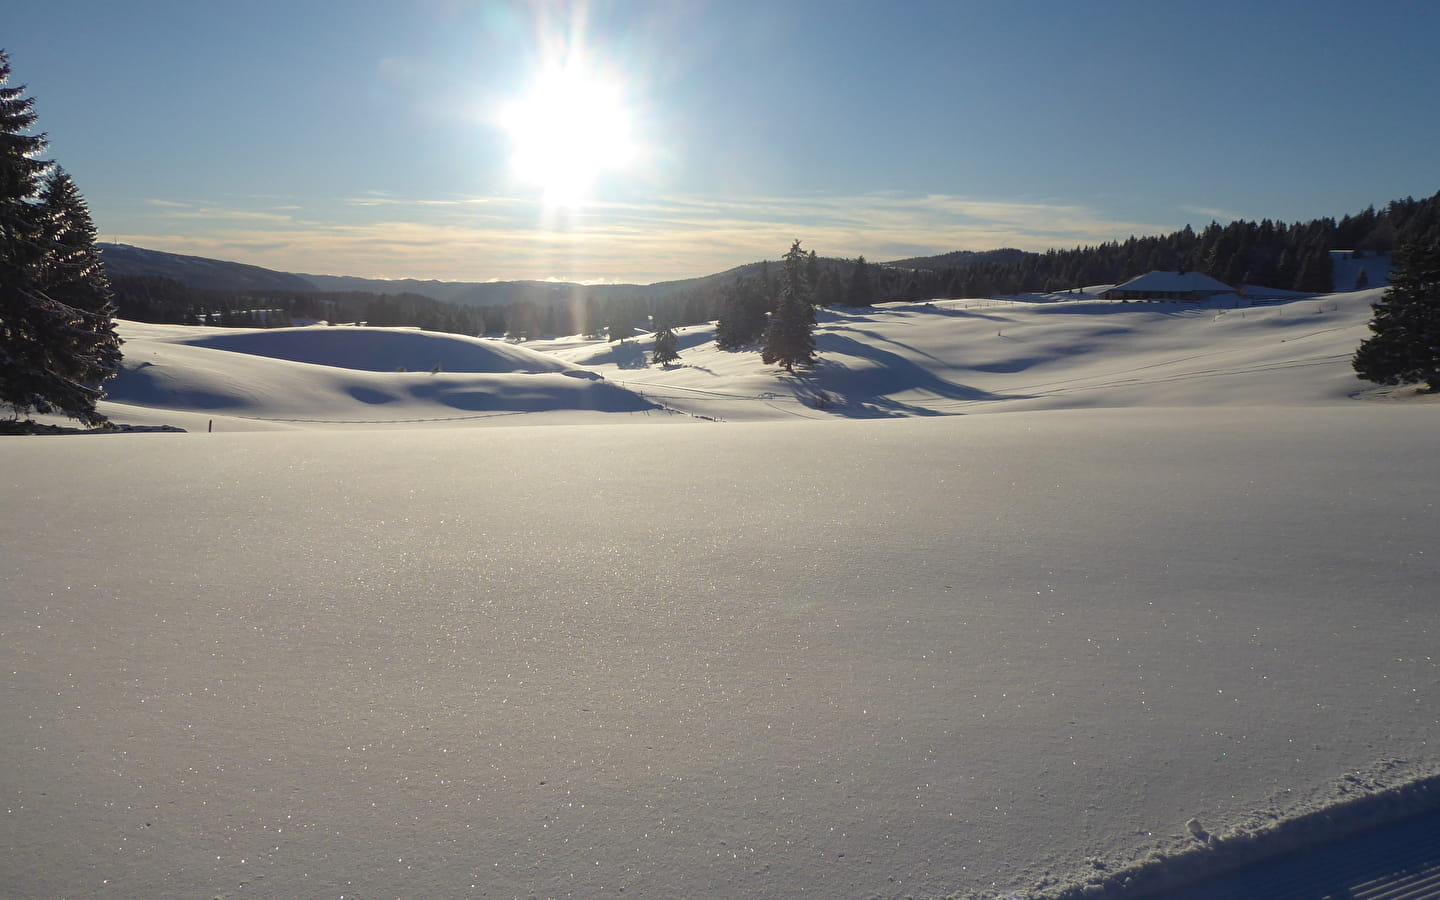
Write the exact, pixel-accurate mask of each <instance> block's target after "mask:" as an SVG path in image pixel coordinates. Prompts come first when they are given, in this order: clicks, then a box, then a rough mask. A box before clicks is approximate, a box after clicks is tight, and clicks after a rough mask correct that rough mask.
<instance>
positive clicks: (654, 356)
mask: <svg viewBox="0 0 1440 900" xmlns="http://www.w3.org/2000/svg"><path fill="white" fill-rule="evenodd" d="M679 347H680V342H679V339H678V338H676V337H675V329H673V328H671V327H670V326H669V325H666V326H664V327H663V328H661V329H660V330H659V331H656V332H655V348H654V349H653V350H651V351H650V361H651V362H653V363H654V364H655V365H657V366H668V365H669V364H670V363H672V362H674V361H675V360H677V359H679V358H680V349H679Z"/></svg>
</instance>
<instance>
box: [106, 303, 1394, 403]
mask: <svg viewBox="0 0 1440 900" xmlns="http://www.w3.org/2000/svg"><path fill="white" fill-rule="evenodd" d="M1379 295H1380V289H1378V288H1377V289H1375V290H1370V291H1360V292H1351V293H1342V294H1334V295H1327V296H1322V297H1316V298H1304V299H1300V300H1292V301H1289V302H1285V303H1275V304H1263V305H1252V304H1249V303H1248V302H1246V301H1237V300H1235V299H1233V298H1230V299H1225V300H1221V301H1217V302H1216V303H1214V304H1204V305H1196V304H1182V303H1109V302H1102V301H1098V300H1095V299H1094V298H1093V297H1087V298H1079V299H1073V300H1072V299H1063V298H1066V297H1069V296H1071V295H1064V294H1061V295H1053V296H1051V297H1048V298H1045V299H1044V300H1043V301H1041V302H1027V301H997V300H949V301H936V302H934V303H923V304H921V303H917V304H888V305H885V306H882V307H878V308H875V309H867V310H838V311H827V312H824V313H822V316H821V324H820V328H819V330H818V331H817V335H816V340H817V346H818V348H819V351H820V361H819V364H818V365H817V366H816V367H815V368H814V369H813V370H811V371H807V372H802V373H798V374H795V375H790V374H786V373H783V372H780V371H778V370H777V369H776V368H775V367H773V366H765V365H763V364H761V362H760V359H759V355H758V354H757V353H755V352H753V351H750V352H724V351H720V350H717V349H715V345H714V328H713V326H693V327H688V328H684V329H681V331H680V334H679V343H680V353H681V360H680V363H679V364H678V365H675V366H671V367H663V368H662V367H658V366H654V365H650V364H649V362H648V359H649V352H650V349H651V345H652V340H651V339H650V338H649V337H648V336H642V337H639V338H635V339H630V340H626V341H624V342H617V343H607V342H604V341H584V340H580V339H576V338H572V339H562V340H551V341H533V342H530V343H529V344H523V345H516V344H511V343H507V342H503V341H496V340H481V339H477V338H465V337H461V336H458V335H442V334H433V333H428V332H419V331H415V330H412V329H381V328H347V327H335V328H327V327H314V328H295V329H278V330H274V331H264V330H237V329H218V328H182V327H178V326H164V325H140V324H137V323H124V324H123V326H122V328H121V333H122V335H123V336H124V337H125V339H126V341H127V345H126V348H125V353H126V362H125V371H124V372H123V373H122V375H121V377H120V378H118V379H116V380H115V381H113V382H110V383H109V384H108V391H109V394H110V398H111V404H110V405H107V406H106V407H104V408H105V410H106V411H107V412H108V413H110V414H111V415H112V416H113V417H114V418H116V419H117V420H119V421H126V422H136V423H141V424H161V423H167V422H168V423H171V424H177V425H182V426H185V427H188V428H191V429H192V430H193V429H194V428H195V427H197V425H198V426H201V427H210V424H211V423H212V422H214V423H215V427H216V428H217V429H219V430H263V429H266V428H279V427H326V426H328V425H332V424H337V423H343V424H348V425H352V426H353V425H367V424H369V425H385V424H389V423H396V422H407V423H416V422H420V421H429V422H438V423H444V424H454V423H466V424H470V425H494V424H506V425H509V424H517V423H519V422H522V421H523V422H526V423H532V422H537V421H544V422H570V421H591V420H597V416H598V417H599V418H598V420H601V421H609V422H617V421H636V422H643V421H647V420H648V421H652V422H653V421H655V420H656V418H655V415H647V414H646V413H647V411H653V409H654V407H655V406H656V405H657V404H658V405H660V406H663V407H664V408H666V409H668V410H669V411H670V412H671V413H683V414H684V415H671V416H668V417H665V418H667V419H668V420H670V421H676V422H681V421H690V422H694V421H699V420H702V419H719V420H723V421H732V422H733V421H763V420H778V419H790V418H796V417H800V418H812V419H834V418H886V417H895V416H916V415H918V416H934V415H954V414H975V413H980V412H1014V411H1019V410H1038V409H1059V408H1077V407H1078V408H1093V407H1120V406H1157V405H1159V406H1164V405H1203V406H1225V405H1239V406H1254V405H1263V404H1272V403H1282V404H1294V403H1304V404H1328V403H1348V402H1351V400H1350V398H1351V395H1354V394H1356V393H1357V392H1361V391H1364V390H1365V389H1366V385H1364V384H1363V383H1362V382H1360V381H1358V380H1357V379H1356V378H1355V375H1354V373H1353V372H1352V371H1351V369H1350V365H1349V360H1350V356H1351V355H1352V354H1353V353H1354V350H1355V347H1356V346H1357V345H1358V344H1359V342H1360V341H1361V339H1362V338H1364V337H1365V336H1366V334H1367V331H1366V328H1365V323H1366V322H1367V321H1368V320H1369V317H1370V306H1371V304H1373V303H1374V302H1375V301H1376V300H1377V299H1378V297H1379ZM221 351H225V352H221ZM397 370H404V371H397ZM436 370H438V371H436ZM602 378H603V381H602V380H601V379H602ZM587 379H588V380H587ZM613 413H622V414H623V415H619V416H616V415H613ZM656 415H658V413H657V414H656Z"/></svg>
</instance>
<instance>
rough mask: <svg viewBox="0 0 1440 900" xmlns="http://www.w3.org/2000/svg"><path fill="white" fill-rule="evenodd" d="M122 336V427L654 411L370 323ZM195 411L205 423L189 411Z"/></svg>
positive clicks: (114, 383)
mask: <svg viewBox="0 0 1440 900" xmlns="http://www.w3.org/2000/svg"><path fill="white" fill-rule="evenodd" d="M119 330H120V334H121V335H122V337H124V339H125V358H124V361H123V364H122V369H121V371H120V373H119V374H118V375H117V376H116V377H115V378H114V379H113V380H111V381H108V382H106V384H105V391H106V396H107V399H106V401H105V404H104V407H103V408H104V409H106V410H107V414H108V415H110V416H111V417H112V418H113V419H115V420H116V421H122V422H129V423H153V424H176V425H180V426H182V427H185V428H188V429H190V430H209V429H210V428H211V427H213V424H214V420H215V419H216V418H217V417H218V418H219V419H220V427H221V429H222V430H227V431H233V430H237V429H245V430H255V429H256V428H265V427H267V426H264V425H256V424H252V423H272V424H274V423H289V424H292V425H386V424H401V423H404V424H443V423H456V422H458V423H462V424H486V423H487V422H491V420H494V421H493V422H492V423H495V424H498V423H499V421H501V420H502V419H505V420H509V419H513V418H514V417H516V416H522V417H523V419H524V421H527V422H530V421H533V420H534V419H535V418H536V416H537V414H545V417H546V418H547V419H554V418H556V417H557V416H558V417H563V416H566V415H570V416H579V417H581V418H593V417H594V416H595V415H596V414H611V413H645V412H648V411H651V410H653V409H655V403H654V402H652V401H649V400H646V399H644V398H642V397H641V396H639V395H638V394H636V393H635V392H633V391H629V390H626V389H625V388H623V387H619V386H617V385H613V384H608V383H606V382H605V380H604V379H603V378H601V377H600V376H599V375H597V374H596V373H593V372H589V371H586V370H583V369H579V368H577V367H575V366H573V365H570V364H568V363H564V362H561V361H560V360H558V359H555V358H553V357H546V356H544V355H542V354H539V353H534V352H532V351H528V350H524V349H522V348H517V347H514V346H511V345H508V344H504V343H501V342H498V341H481V340H476V339H469V338H461V337H457V336H455V335H433V334H428V333H424V332H415V331H408V330H405V329H374V328H353V329H352V328H318V329H309V328H299V329H280V330H277V331H251V330H245V331H238V332H237V331H230V330H224V329H209V328H206V329H199V328H186V327H182V326H163V325H139V324H136V323H132V322H122V323H121V325H120V329H119ZM242 348H243V349H242ZM227 351H230V352H227ZM367 353H371V354H373V355H369V356H367V355H366V354H367ZM286 354H289V355H290V356H307V357H310V360H311V361H297V360H294V359H288V358H285V355H286ZM396 360H403V361H407V362H410V363H412V364H414V363H419V362H425V361H427V360H428V361H429V362H428V364H427V365H426V366H425V367H424V368H423V369H421V371H404V372H397V371H393V370H390V369H391V367H390V363H392V362H394V361H396ZM382 361H383V362H382ZM437 363H439V364H440V369H439V370H438V371H430V370H431V369H433V368H434V367H435V366H436V364H437ZM451 367H454V368H456V369H460V371H452V368H451ZM196 413H199V414H203V416H202V417H198V418H197V417H196V416H194V415H189V416H187V415H186V414H196Z"/></svg>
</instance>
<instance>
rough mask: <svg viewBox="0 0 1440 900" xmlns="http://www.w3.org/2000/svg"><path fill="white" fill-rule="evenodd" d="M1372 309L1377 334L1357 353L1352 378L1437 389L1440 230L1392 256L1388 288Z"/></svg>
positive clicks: (1439, 378)
mask: <svg viewBox="0 0 1440 900" xmlns="http://www.w3.org/2000/svg"><path fill="white" fill-rule="evenodd" d="M1373 308H1374V310H1375V317H1374V318H1373V319H1371V320H1370V330H1371V331H1372V332H1374V333H1375V335H1374V337H1371V338H1368V339H1366V340H1365V341H1363V342H1361V344H1360V349H1359V350H1357V351H1356V352H1355V358H1354V360H1353V365H1354V367H1355V372H1356V374H1358V375H1359V376H1360V377H1361V378H1364V379H1365V380H1366V381H1373V382H1375V383H1377V384H1414V383H1417V382H1424V383H1425V385H1426V386H1427V387H1428V388H1429V389H1430V390H1432V391H1440V231H1437V232H1436V233H1434V234H1432V235H1431V236H1430V237H1429V238H1428V239H1426V240H1423V241H1417V242H1415V243H1411V244H1407V245H1406V246H1405V247H1404V248H1403V249H1401V250H1400V251H1399V252H1398V253H1396V255H1395V271H1394V272H1392V273H1391V275H1390V287H1389V288H1387V289H1386V291H1385V293H1384V294H1383V295H1382V296H1381V298H1380V302H1379V303H1377V304H1375V306H1374V307H1373Z"/></svg>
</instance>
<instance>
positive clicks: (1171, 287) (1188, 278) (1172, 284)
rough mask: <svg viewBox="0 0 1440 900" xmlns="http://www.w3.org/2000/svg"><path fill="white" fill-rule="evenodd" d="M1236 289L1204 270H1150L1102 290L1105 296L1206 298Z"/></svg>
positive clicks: (1118, 297) (1172, 298) (1132, 298)
mask: <svg viewBox="0 0 1440 900" xmlns="http://www.w3.org/2000/svg"><path fill="white" fill-rule="evenodd" d="M1233 293H1235V289H1234V288H1232V287H1231V286H1230V285H1228V284H1225V283H1224V282H1223V281H1216V280H1215V279H1213V278H1211V277H1210V276H1209V275H1204V274H1201V273H1200V272H1146V273H1145V274H1144V275H1140V276H1138V277H1136V278H1132V279H1130V280H1129V281H1127V282H1125V283H1124V284H1117V285H1115V286H1114V287H1113V288H1111V289H1110V290H1108V291H1102V292H1101V294H1100V298H1101V299H1102V300H1204V299H1205V298H1206V297H1213V296H1214V295H1216V294H1233Z"/></svg>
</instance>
